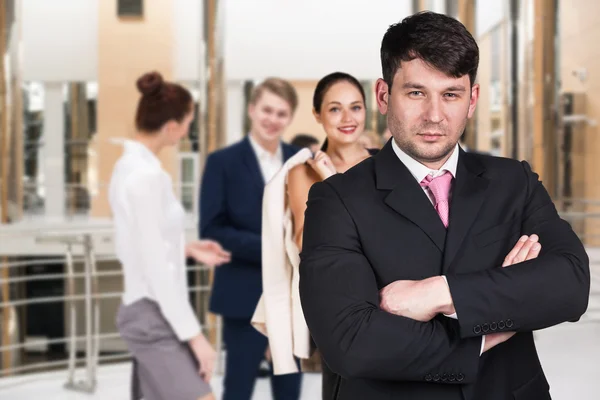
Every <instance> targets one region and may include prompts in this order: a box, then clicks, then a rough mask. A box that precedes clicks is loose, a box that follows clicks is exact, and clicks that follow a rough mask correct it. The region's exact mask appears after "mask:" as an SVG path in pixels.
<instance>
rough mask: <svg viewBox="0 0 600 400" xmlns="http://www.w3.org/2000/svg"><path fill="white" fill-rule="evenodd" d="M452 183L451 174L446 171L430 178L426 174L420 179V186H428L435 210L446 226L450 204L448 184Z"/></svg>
mask: <svg viewBox="0 0 600 400" xmlns="http://www.w3.org/2000/svg"><path fill="white" fill-rule="evenodd" d="M451 184H452V174H450V173H448V171H446V172H444V174H442V175H440V176H437V177H435V178H432V177H431V175H427V176H426V177H425V179H423V180H422V181H421V186H422V187H426V188H429V190H431V193H432V194H433V198H434V199H435V204H434V207H435V210H436V211H437V213H438V215H439V216H440V218H441V219H442V223H443V224H444V226H445V227H446V228H447V227H448V222H449V219H448V217H449V214H450V204H449V202H448V197H449V196H450V186H451Z"/></svg>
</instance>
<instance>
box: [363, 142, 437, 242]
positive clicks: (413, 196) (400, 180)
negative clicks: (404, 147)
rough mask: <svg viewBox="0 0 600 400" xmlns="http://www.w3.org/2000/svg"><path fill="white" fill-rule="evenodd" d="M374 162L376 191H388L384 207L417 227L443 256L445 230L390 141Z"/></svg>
mask: <svg viewBox="0 0 600 400" xmlns="http://www.w3.org/2000/svg"><path fill="white" fill-rule="evenodd" d="M374 159H375V174H376V179H377V189H379V190H388V191H390V193H389V194H388V195H387V196H386V198H385V203H386V204H387V205H388V206H389V207H391V208H392V209H393V210H394V211H396V212H397V213H399V214H401V215H402V216H403V217H404V218H406V219H408V220H410V221H412V222H413V223H414V224H415V225H417V226H418V227H419V228H420V229H421V230H422V231H423V232H425V234H426V235H427V236H429V238H430V239H431V240H432V241H433V243H435V245H436V246H437V247H438V249H440V251H441V252H443V251H444V242H445V240H446V228H445V227H444V225H443V224H442V221H441V219H440V217H439V215H438V214H437V212H436V211H435V209H434V208H433V206H432V204H431V202H430V201H429V199H428V198H427V195H426V194H425V192H424V191H423V189H422V188H421V186H420V185H419V183H418V182H417V181H416V180H415V178H414V177H413V176H412V174H411V173H410V171H409V170H408V168H406V166H405V165H404V164H403V163H402V161H400V160H399V159H398V157H397V156H396V154H395V153H394V149H393V148H392V146H391V141H390V142H388V143H387V144H386V146H385V147H384V148H383V149H382V150H381V151H380V152H379V153H378V154H377V155H376V156H374Z"/></svg>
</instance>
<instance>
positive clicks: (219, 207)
mask: <svg viewBox="0 0 600 400" xmlns="http://www.w3.org/2000/svg"><path fill="white" fill-rule="evenodd" d="M297 103H298V100H297V96H296V92H295V90H294V88H293V86H291V84H290V83H289V82H286V81H284V80H282V79H277V78H269V79H267V80H265V81H264V82H263V83H261V84H260V85H258V86H257V87H256V88H254V91H253V93H252V95H251V99H250V104H249V107H248V115H249V117H250V121H251V129H250V133H249V134H248V136H247V137H246V138H244V139H243V140H241V141H240V142H238V143H236V144H233V145H231V146H229V147H227V148H225V149H223V150H219V151H216V152H214V153H212V154H211V155H210V156H209V157H208V159H207V161H206V167H205V170H204V176H203V179H202V185H201V193H200V237H203V238H207V239H208V238H211V239H214V240H217V241H218V242H219V243H221V244H222V246H223V247H224V248H226V249H227V250H229V251H231V254H232V260H231V263H229V264H226V265H223V266H221V267H219V268H217V269H216V270H215V277H214V283H213V288H212V295H211V299H210V310H211V311H212V312H214V313H216V314H220V315H222V316H223V339H224V342H225V347H226V351H227V353H226V354H227V357H226V363H225V381H224V386H225V387H224V395H223V399H224V400H249V399H250V398H251V397H252V392H253V390H254V383H255V380H256V378H257V376H258V370H259V364H260V363H261V360H263V358H264V355H265V350H266V349H267V338H266V337H265V336H263V335H262V334H261V333H259V332H258V331H256V330H255V329H254V328H253V327H252V326H251V324H250V318H251V317H252V314H253V313H254V310H255V308H256V305H257V303H258V299H259V297H260V295H261V293H262V277H261V222H262V199H263V190H264V186H265V183H266V182H268V181H269V180H270V179H271V178H272V177H273V175H274V174H275V173H276V172H277V171H278V170H279V169H280V168H281V166H282V165H283V163H284V162H285V160H287V159H288V158H289V157H291V156H292V155H293V154H295V152H296V151H297V149H296V148H295V147H292V146H289V145H287V144H285V143H282V142H281V134H282V133H283V131H284V130H285V128H287V127H288V125H289V124H290V123H291V121H292V117H293V114H294V111H295V109H296V106H297ZM300 385H301V375H300V374H288V375H280V376H273V377H271V386H272V389H273V394H274V396H275V398H276V399H286V400H287V399H290V400H294V399H298V398H299V393H300Z"/></svg>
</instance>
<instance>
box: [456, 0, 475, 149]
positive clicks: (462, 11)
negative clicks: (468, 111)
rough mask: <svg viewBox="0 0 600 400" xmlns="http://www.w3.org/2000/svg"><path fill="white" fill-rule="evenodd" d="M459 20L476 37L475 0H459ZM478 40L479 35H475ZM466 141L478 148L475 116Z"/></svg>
mask: <svg viewBox="0 0 600 400" xmlns="http://www.w3.org/2000/svg"><path fill="white" fill-rule="evenodd" d="M458 20H459V21H460V22H462V23H463V25H464V26H465V27H466V28H467V29H468V31H469V32H471V35H473V37H475V35H476V33H475V0H458ZM475 39H476V40H477V37H475ZM465 133H466V135H465V138H464V142H465V144H466V145H467V148H469V149H476V148H477V135H476V134H477V130H476V124H475V118H471V119H470V120H469V122H467V126H466V128H465Z"/></svg>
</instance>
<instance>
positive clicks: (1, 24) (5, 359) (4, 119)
mask: <svg viewBox="0 0 600 400" xmlns="http://www.w3.org/2000/svg"><path fill="white" fill-rule="evenodd" d="M6 30H7V26H6V2H4V1H0V60H2V61H3V60H4V55H5V54H6ZM5 77H6V69H5V68H4V62H0V162H1V163H2V165H1V170H2V178H1V179H2V180H1V181H0V192H1V193H0V209H1V210H2V212H1V215H0V223H2V224H6V223H8V178H9V177H8V166H9V163H8V161H9V152H8V150H9V134H10V132H9V130H8V112H9V110H8V101H7V99H6V95H7V93H6V79H5ZM1 267H2V269H1V271H2V273H1V275H0V276H1V277H2V288H1V291H2V302H3V303H5V302H7V301H9V300H10V296H9V291H10V285H9V283H8V278H9V271H8V259H7V257H2V263H1ZM8 311H9V310H8V309H7V308H4V309H3V310H2V342H1V343H2V344H3V345H8V344H10V332H9V322H10V313H9V312H8ZM10 366H11V352H10V351H4V352H3V353H2V369H7V368H10Z"/></svg>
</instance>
